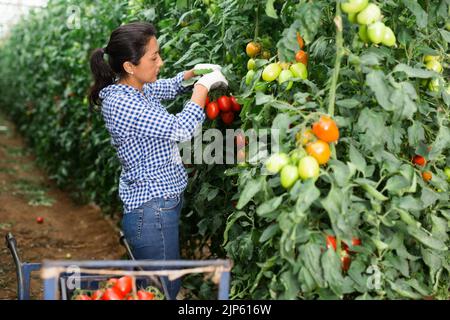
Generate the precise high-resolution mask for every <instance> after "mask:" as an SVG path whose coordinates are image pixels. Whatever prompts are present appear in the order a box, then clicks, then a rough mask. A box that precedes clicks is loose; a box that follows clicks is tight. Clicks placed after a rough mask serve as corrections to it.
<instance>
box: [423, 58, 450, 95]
mask: <svg viewBox="0 0 450 320" xmlns="http://www.w3.org/2000/svg"><path fill="white" fill-rule="evenodd" d="M440 59H441V58H440V57H439V56H432V55H426V56H424V58H423V62H424V63H425V68H427V69H428V70H430V71H434V72H437V73H439V74H442V73H443V72H444V68H443V67H442V64H441V62H440ZM441 81H442V83H443V84H445V81H444V79H440V78H437V77H436V78H433V79H431V80H429V81H427V80H424V84H427V85H428V89H429V90H430V91H431V92H439V87H440V84H441ZM446 91H447V93H448V94H450V84H447V89H446Z"/></svg>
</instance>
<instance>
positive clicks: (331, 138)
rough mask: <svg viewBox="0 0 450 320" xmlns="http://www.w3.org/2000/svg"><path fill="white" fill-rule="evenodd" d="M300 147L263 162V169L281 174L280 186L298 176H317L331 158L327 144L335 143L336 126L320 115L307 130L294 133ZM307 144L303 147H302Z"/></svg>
mask: <svg viewBox="0 0 450 320" xmlns="http://www.w3.org/2000/svg"><path fill="white" fill-rule="evenodd" d="M296 139H297V144H299V147H298V148H297V149H295V150H293V151H292V152H291V153H290V156H289V155H287V154H285V153H277V154H274V155H272V156H271V157H270V158H269V159H268V160H267V162H266V169H267V170H268V171H269V172H270V173H273V174H277V173H280V179H281V185H282V186H283V187H284V188H285V189H289V188H291V187H292V186H293V185H294V184H295V182H297V180H298V179H302V180H307V179H314V180H315V179H317V178H318V177H319V174H320V165H324V164H326V163H328V161H329V159H330V157H331V149H330V146H329V143H331V142H337V141H338V139H339V129H338V127H337V125H336V123H335V122H334V121H333V120H332V119H331V118H329V117H325V116H324V117H321V118H320V120H319V121H317V122H316V123H314V124H313V126H312V129H308V130H305V131H302V132H300V133H299V134H297V137H296ZM303 147H306V150H305V149H304V148H303Z"/></svg>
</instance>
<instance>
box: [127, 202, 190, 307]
mask: <svg viewBox="0 0 450 320" xmlns="http://www.w3.org/2000/svg"><path fill="white" fill-rule="evenodd" d="M182 198H183V195H179V196H176V197H173V198H166V197H163V198H154V199H152V200H150V201H149V202H147V203H144V204H143V205H142V206H141V207H139V208H137V209H135V210H133V211H131V212H128V213H126V214H124V216H123V219H122V230H123V233H124V235H125V238H126V239H127V241H128V243H129V244H130V246H131V250H132V252H133V255H134V257H135V258H136V259H137V260H179V259H180V246H179V220H180V212H181V208H182V203H183V199H182ZM165 269H167V268H165ZM161 280H162V281H163V282H164V284H165V285H166V287H167V291H168V293H169V297H166V298H167V299H176V296H177V294H178V291H180V287H181V280H180V279H178V280H175V281H169V280H168V278H167V277H161Z"/></svg>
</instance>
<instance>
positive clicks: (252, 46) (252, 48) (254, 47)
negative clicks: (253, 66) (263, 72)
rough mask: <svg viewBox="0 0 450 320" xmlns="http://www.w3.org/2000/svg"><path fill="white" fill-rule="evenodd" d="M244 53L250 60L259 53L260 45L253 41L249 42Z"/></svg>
mask: <svg viewBox="0 0 450 320" xmlns="http://www.w3.org/2000/svg"><path fill="white" fill-rule="evenodd" d="M245 51H246V53H247V55H248V56H249V57H250V58H253V57H255V56H257V55H258V54H259V53H260V52H261V45H260V44H259V43H256V42H253V41H252V42H249V43H248V44H247V48H246V49H245Z"/></svg>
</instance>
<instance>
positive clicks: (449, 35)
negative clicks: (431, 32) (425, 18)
mask: <svg viewBox="0 0 450 320" xmlns="http://www.w3.org/2000/svg"><path fill="white" fill-rule="evenodd" d="M439 32H440V33H441V35H442V39H444V40H445V41H447V42H448V43H450V32H448V31H445V30H443V29H439Z"/></svg>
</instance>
